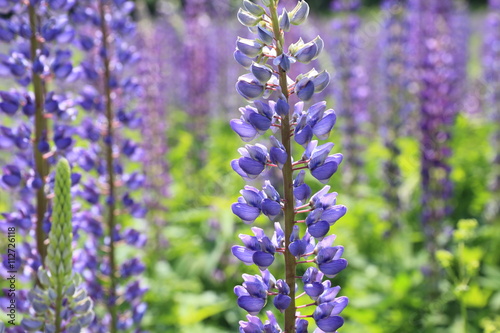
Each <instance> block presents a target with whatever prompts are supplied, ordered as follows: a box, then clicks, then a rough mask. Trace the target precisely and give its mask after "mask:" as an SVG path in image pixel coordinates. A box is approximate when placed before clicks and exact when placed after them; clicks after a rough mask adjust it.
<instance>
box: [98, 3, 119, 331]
mask: <svg viewBox="0 0 500 333" xmlns="http://www.w3.org/2000/svg"><path fill="white" fill-rule="evenodd" d="M99 11H100V16H101V32H102V46H103V48H104V50H105V52H104V56H103V62H104V94H105V98H106V119H107V136H108V139H109V140H108V142H107V143H106V167H107V172H108V189H109V193H108V214H107V225H108V234H109V239H110V241H109V265H110V270H111V271H110V286H109V302H108V310H109V314H110V315H111V323H110V332H111V333H116V330H117V323H118V316H117V312H116V306H115V302H116V288H117V281H116V258H115V244H114V242H113V234H114V231H115V229H116V221H115V207H116V206H115V197H116V189H115V175H114V170H113V120H114V115H113V104H112V103H113V102H112V98H111V87H110V85H109V81H110V79H111V70H110V60H109V54H108V52H107V51H109V45H108V39H109V32H108V26H107V24H106V6H105V5H104V0H100V1H99Z"/></svg>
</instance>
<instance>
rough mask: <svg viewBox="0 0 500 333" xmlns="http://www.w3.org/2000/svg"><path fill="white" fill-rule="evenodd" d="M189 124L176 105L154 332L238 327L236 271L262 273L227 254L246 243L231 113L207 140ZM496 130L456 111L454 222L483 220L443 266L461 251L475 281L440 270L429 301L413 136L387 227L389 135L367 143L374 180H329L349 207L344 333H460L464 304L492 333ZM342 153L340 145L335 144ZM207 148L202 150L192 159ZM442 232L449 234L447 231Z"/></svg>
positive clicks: (152, 272)
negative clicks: (385, 141)
mask: <svg viewBox="0 0 500 333" xmlns="http://www.w3.org/2000/svg"><path fill="white" fill-rule="evenodd" d="M188 121H189V119H188V118H187V116H186V115H185V113H183V112H180V111H174V112H171V113H170V116H169V124H170V130H169V132H168V143H169V146H170V152H169V154H168V160H169V163H170V167H171V176H172V183H173V186H172V188H171V192H172V196H171V197H170V198H168V199H166V202H165V203H166V205H167V206H168V207H169V211H168V212H167V213H165V216H164V217H165V220H166V221H167V227H166V228H165V229H164V230H162V234H163V236H165V238H166V239H167V240H168V247H166V248H165V249H164V250H163V251H160V252H159V251H155V250H154V249H150V251H151V252H150V253H148V254H147V255H146V256H145V260H146V261H147V266H148V271H147V274H148V281H147V283H148V284H149V286H150V291H149V292H148V293H147V294H146V301H147V302H148V303H149V310H148V313H147V315H146V317H145V327H144V328H145V329H147V330H150V331H153V332H159V331H177V332H195V331H200V332H201V331H203V332H209V333H210V332H214V333H216V332H217V333H218V332H235V331H237V327H238V320H239V319H241V318H243V317H244V315H245V314H244V313H243V311H241V310H240V309H238V308H237V307H236V306H235V301H236V297H235V296H234V294H233V292H232V289H233V287H234V286H235V285H237V284H239V283H241V272H243V271H245V272H248V273H249V274H257V273H258V270H257V269H255V271H252V269H253V268H252V267H247V266H244V269H243V266H242V265H241V264H240V263H239V262H238V261H237V260H235V259H234V258H233V257H232V256H231V253H230V247H231V246H232V245H233V244H238V242H239V240H238V238H237V234H238V233H239V232H245V233H246V232H247V230H245V229H243V228H244V226H242V225H241V223H239V221H237V218H236V217H235V216H233V215H232V214H231V210H230V205H231V203H232V202H234V201H235V200H236V199H237V196H238V189H239V188H241V186H242V185H243V181H242V180H241V179H240V178H239V177H238V176H237V175H236V174H235V173H234V172H233V171H232V170H231V167H230V164H229V162H230V160H231V159H232V158H236V157H237V155H238V154H237V152H236V150H237V149H238V148H239V146H240V142H239V140H238V138H237V136H236V134H235V133H233V132H232V131H231V130H230V128H229V126H228V125H227V120H226V119H218V118H214V119H212V121H211V123H209V124H206V126H207V133H211V135H209V136H206V137H205V138H204V140H203V141H200V140H198V139H197V138H196V136H195V134H194V133H193V132H192V131H189V130H186V128H187V124H188ZM490 130H491V128H490V125H488V124H485V123H484V122H482V121H480V120H478V119H470V118H467V117H465V116H460V117H459V118H458V119H457V123H456V126H455V128H454V139H453V142H452V148H453V151H454V155H453V158H452V161H451V162H452V165H453V169H454V171H453V180H454V182H455V189H456V191H455V197H454V198H453V206H454V207H455V210H454V212H453V219H456V220H460V219H463V218H476V219H477V221H478V222H474V223H477V225H474V223H472V222H460V224H459V226H458V229H457V231H456V232H455V233H454V235H455V236H454V238H453V242H455V243H456V242H458V241H463V242H467V243H468V244H469V243H470V244H471V246H470V247H465V248H464V249H463V250H460V251H461V252H460V251H458V252H457V251H454V250H453V249H452V248H446V249H448V250H449V252H442V254H441V255H442V256H443V258H441V259H442V262H443V263H444V264H446V258H448V266H453V269H454V270H455V271H456V267H457V266H456V259H457V257H456V256H457V255H458V254H459V255H460V258H462V260H463V262H464V265H465V267H466V268H465V272H466V273H467V274H468V275H467V276H468V277H469V280H468V282H469V283H467V284H466V283H464V282H462V283H458V284H457V285H456V286H454V285H453V284H452V283H451V282H450V281H451V280H449V279H447V278H446V275H445V273H444V271H443V275H442V279H441V290H442V294H441V295H439V297H438V298H437V299H436V300H435V301H433V302H430V303H429V300H427V299H425V296H424V295H425V292H424V291H425V289H426V284H427V277H426V275H425V274H424V273H423V271H424V267H425V265H426V263H427V260H428V259H429V258H428V255H427V253H426V251H425V250H424V249H423V246H422V244H423V235H422V233H421V225H420V215H419V214H420V201H419V192H420V188H419V181H420V162H419V160H420V151H419V143H418V141H417V139H415V138H401V139H399V140H400V142H399V145H400V147H401V149H402V154H401V157H400V159H399V161H398V163H399V166H400V168H401V171H402V174H403V184H402V187H401V191H400V195H401V198H402V202H403V206H404V211H405V213H404V214H403V215H402V216H401V218H400V225H399V226H398V228H396V229H395V231H393V232H391V233H390V234H388V233H387V231H388V230H390V227H391V226H390V225H389V224H388V222H387V221H384V220H383V211H384V209H386V203H385V201H384V198H383V197H382V196H381V194H380V193H382V190H383V188H384V186H385V184H384V182H383V181H382V177H380V173H381V172H382V171H381V163H382V162H383V160H384V158H385V157H386V156H387V155H388V154H387V152H386V151H385V148H384V146H383V145H382V143H381V142H380V141H378V140H373V141H372V142H371V143H370V145H369V146H368V147H367V151H366V161H367V163H366V166H365V170H364V174H365V176H366V180H367V182H366V184H367V185H360V186H356V187H353V188H350V189H346V188H342V187H341V185H340V184H341V179H340V177H341V175H342V167H341V168H340V170H339V175H340V177H337V179H333V180H332V182H331V184H330V185H331V186H332V190H334V191H338V192H339V198H338V201H339V203H341V204H345V205H347V206H348V208H349V210H348V213H347V215H346V216H345V217H344V218H342V219H341V220H340V221H339V222H338V223H337V224H336V233H337V234H338V236H339V237H338V244H339V245H344V246H345V247H346V250H347V251H346V253H345V256H346V258H347V259H348V261H349V267H348V269H347V270H345V274H343V275H342V276H339V277H337V278H335V279H334V280H333V283H334V284H335V285H337V284H338V285H341V286H343V289H342V291H341V294H342V295H347V296H349V298H350V306H349V307H348V308H346V310H345V315H346V321H347V322H346V324H345V326H344V327H343V329H342V330H343V331H345V332H361V331H362V332H366V333H379V332H380V333H391V332H394V333H396V332H398V333H399V332H424V331H425V332H430V333H440V332H443V333H444V332H461V330H462V327H463V322H462V320H461V315H460V303H459V301H458V300H460V302H462V303H463V304H465V305H466V307H467V313H468V317H467V325H468V326H467V327H468V332H472V333H474V332H481V331H480V330H479V329H480V328H484V330H485V331H484V332H495V331H494V328H492V327H495V325H497V326H498V318H495V317H494V316H493V317H492V315H491V314H492V313H498V311H500V286H499V285H498V281H499V280H500V269H499V267H500V260H499V258H500V249H498V246H497V245H496V244H498V242H499V241H500V236H499V235H500V230H499V227H497V226H494V225H488V224H485V223H484V222H483V221H484V219H483V218H482V210H483V207H484V205H485V204H486V203H487V201H488V200H489V199H490V195H489V193H488V191H487V188H486V178H487V174H488V167H489V162H488V161H489V160H488V155H489V154H490V151H489V148H487V147H488V145H487V142H488V134H489V132H490ZM338 136H339V134H338V133H334V134H333V136H332V138H331V141H333V142H336V143H339V142H340V139H339V137H338ZM335 149H336V151H335V152H337V151H340V152H341V151H342V147H341V146H340V144H338V145H337V146H336V147H335ZM200 152H202V155H203V156H202V157H201V158H200V157H199V156H196V154H199V153H200ZM319 188H320V186H317V188H313V190H318V189H319ZM262 221H263V220H257V221H256V225H257V226H262V225H263V222H262ZM471 223H472V224H471ZM239 228H242V229H241V231H240V229H239ZM473 230H474V234H472V231H473ZM471 237H472V238H471ZM443 239H444V241H443V242H446V240H448V241H451V240H450V238H449V237H448V238H447V237H446V234H444V235H443ZM450 255H451V257H450ZM301 301H302V300H301ZM304 301H305V300H304ZM299 304H302V303H299ZM488 330H489V331H488Z"/></svg>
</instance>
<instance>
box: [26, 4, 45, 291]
mask: <svg viewBox="0 0 500 333" xmlns="http://www.w3.org/2000/svg"><path fill="white" fill-rule="evenodd" d="M28 13H29V20H30V26H31V31H32V34H31V37H30V55H31V61H32V63H34V61H35V59H36V56H37V51H38V49H39V48H40V45H39V42H38V39H37V38H38V36H37V31H38V29H37V27H38V24H37V23H38V22H37V21H38V18H37V16H36V12H35V7H34V6H33V5H28ZM32 80H33V90H34V94H35V140H34V142H33V151H34V155H35V156H34V157H35V169H36V172H37V175H38V176H39V177H40V179H41V180H42V186H40V188H39V189H38V190H37V192H36V216H37V219H36V246H37V251H38V254H39V255H40V259H41V262H42V264H44V263H45V257H46V255H47V247H46V245H45V240H46V238H47V236H46V235H45V233H44V232H43V228H42V227H43V219H44V217H45V213H46V212H47V197H46V195H45V193H44V188H45V183H46V178H47V176H48V174H49V164H48V163H47V160H46V159H44V157H43V154H42V153H41V152H40V150H38V143H39V142H40V141H42V140H43V135H44V134H46V133H47V128H48V126H47V118H45V116H44V114H43V113H44V105H45V93H44V87H43V82H42V79H41V78H40V76H39V75H38V73H36V72H35V71H34V70H32ZM38 283H39V282H38Z"/></svg>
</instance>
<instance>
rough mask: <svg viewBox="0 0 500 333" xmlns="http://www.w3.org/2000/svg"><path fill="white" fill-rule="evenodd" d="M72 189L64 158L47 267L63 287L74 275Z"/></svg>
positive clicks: (58, 175)
mask: <svg viewBox="0 0 500 333" xmlns="http://www.w3.org/2000/svg"><path fill="white" fill-rule="evenodd" d="M70 187H71V171H70V167H69V163H68V161H67V160H66V159H64V158H63V159H61V160H60V161H59V163H57V169H56V182H55V188H54V193H55V197H54V208H53V212H52V228H51V231H50V235H49V241H50V243H49V247H48V251H47V252H48V255H47V262H48V263H47V266H48V267H49V268H50V270H51V272H50V273H51V275H52V278H55V279H56V280H57V281H54V282H55V283H56V284H57V285H63V284H64V283H65V281H68V280H69V279H70V277H71V273H72V260H71V257H72V251H71V241H72V240H73V233H72V224H71V193H70Z"/></svg>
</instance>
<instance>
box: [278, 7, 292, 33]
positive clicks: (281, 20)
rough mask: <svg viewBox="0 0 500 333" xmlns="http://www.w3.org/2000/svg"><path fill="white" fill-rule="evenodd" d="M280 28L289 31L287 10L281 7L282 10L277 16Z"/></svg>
mask: <svg viewBox="0 0 500 333" xmlns="http://www.w3.org/2000/svg"><path fill="white" fill-rule="evenodd" d="M279 23H280V28H281V29H282V30H283V31H285V32H286V31H290V18H289V17H288V12H287V11H286V9H284V8H283V12H282V14H281V15H280V17H279Z"/></svg>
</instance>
